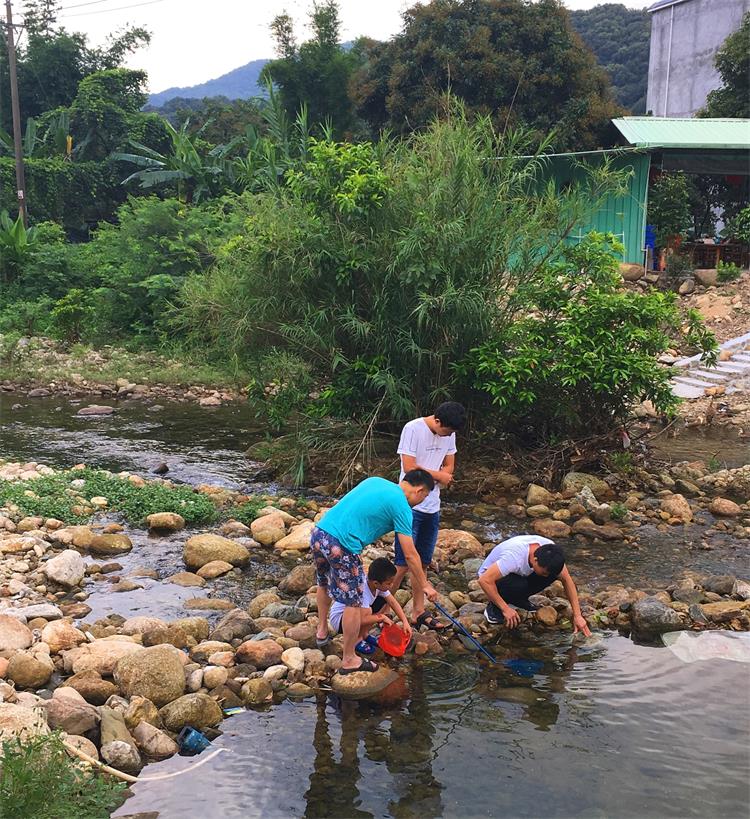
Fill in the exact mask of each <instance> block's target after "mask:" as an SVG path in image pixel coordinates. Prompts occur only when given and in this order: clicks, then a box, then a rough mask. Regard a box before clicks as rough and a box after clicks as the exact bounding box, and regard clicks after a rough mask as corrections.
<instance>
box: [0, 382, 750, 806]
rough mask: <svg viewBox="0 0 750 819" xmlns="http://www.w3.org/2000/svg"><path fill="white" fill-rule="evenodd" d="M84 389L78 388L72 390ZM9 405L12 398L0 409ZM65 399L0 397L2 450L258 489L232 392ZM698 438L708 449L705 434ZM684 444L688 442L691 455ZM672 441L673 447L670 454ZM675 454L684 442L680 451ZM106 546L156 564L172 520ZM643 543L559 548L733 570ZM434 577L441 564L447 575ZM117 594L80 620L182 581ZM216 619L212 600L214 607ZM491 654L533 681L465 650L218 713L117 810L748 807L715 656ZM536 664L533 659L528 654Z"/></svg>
mask: <svg viewBox="0 0 750 819" xmlns="http://www.w3.org/2000/svg"><path fill="white" fill-rule="evenodd" d="M84 403H89V402H84ZM14 404H21V407H19V408H17V409H11V407H12V406H13V405H14ZM79 406H80V405H79V404H76V403H72V402H70V401H68V400H66V399H62V398H51V399H42V400H39V399H36V400H34V399H26V398H25V397H22V396H13V395H8V394H5V395H3V394H0V457H4V458H10V459H23V460H37V461H40V462H43V463H48V464H50V465H53V466H70V465H72V464H73V463H76V462H79V461H84V462H86V463H87V464H89V465H91V466H101V467H105V468H109V469H113V470H121V469H128V470H131V471H136V472H141V473H143V474H146V473H148V472H149V471H150V470H152V469H153V468H154V467H155V466H156V465H157V464H159V463H161V462H166V463H167V464H168V465H169V468H170V471H169V475H168V476H169V477H170V478H173V479H175V480H182V481H187V482H191V483H199V482H209V483H218V484H224V485H227V486H231V487H239V486H245V487H248V488H250V489H253V488H255V489H261V488H262V489H263V490H265V491H268V490H269V489H273V488H274V487H268V486H263V487H260V486H258V485H253V483H252V480H251V477H252V475H253V474H254V473H255V471H256V470H257V465H256V464H253V463H251V462H249V461H248V460H247V459H246V458H245V457H244V456H243V455H242V454H241V453H242V450H243V449H244V447H245V446H246V445H247V444H248V437H249V436H250V435H251V434H252V431H253V429H254V424H253V419H252V416H251V414H250V411H249V409H248V408H247V407H242V406H232V407H221V408H218V409H215V410H205V409H201V408H198V407H196V406H195V405H192V404H173V405H172V404H166V403H165V404H163V405H162V406H161V407H160V408H154V407H149V406H148V405H144V404H143V403H140V402H125V403H122V402H121V403H119V404H118V412H117V413H116V414H115V415H114V416H111V417H104V418H89V419H84V418H78V417H76V415H75V413H76V411H77V409H78V408H79ZM710 446H711V447H713V448H714V449H715V442H714V441H711V442H710ZM693 454H694V457H704V454H703V453H702V452H698V453H693ZM681 455H682V452H681ZM682 457H691V453H690V452H689V451H686V452H685V455H682ZM466 520H469V522H470V523H471V522H472V521H474V523H475V524H476V526H477V527H478V534H480V535H484V536H485V537H487V538H488V539H493V540H494V539H498V538H499V537H500V536H501V535H502V536H507V535H509V534H511V533H513V532H514V531H517V527H518V526H519V525H520V524H519V522H518V521H510V520H507V519H503V518H502V517H501V515H500V513H499V510H498V515H497V517H493V516H492V510H489V511H488V510H485V511H484V512H483V514H482V516H481V517H480V516H479V515H475V514H473V512H472V507H471V504H457V503H454V504H449V505H448V510H447V514H446V523H449V522H452V523H455V525H461V523H462V521H466ZM131 536H132V537H133V540H134V544H135V545H134V549H133V551H132V552H131V553H130V554H129V555H124V556H121V557H119V558H118V562H120V563H122V565H123V571H122V573H121V574H122V575H123V576H129V575H130V574H131V573H132V571H133V569H134V568H135V567H137V566H146V567H148V568H151V569H155V570H156V572H157V573H158V575H159V578H164V577H166V576H168V575H169V574H172V573H174V572H176V571H179V570H181V569H182V565H181V560H180V556H181V549H182V541H183V540H184V538H185V537H186V535H185V534H184V533H183V534H182V535H180V536H176V537H174V538H161V539H158V540H154V539H151V538H149V537H148V536H147V534H146V533H145V532H142V531H140V532H139V531H137V530H136V531H132V532H131ZM642 544H643V545H642V548H641V549H639V550H638V549H634V548H633V547H631V546H629V545H627V544H617V543H616V544H608V545H606V546H603V547H596V546H588V545H579V544H570V545H569V547H568V548H569V549H570V558H571V560H570V562H571V565H572V566H573V567H574V569H575V574H576V576H577V577H578V578H579V579H582V580H584V581H586V582H589V583H592V584H601V583H605V582H609V581H611V582H621V583H622V582H624V583H632V584H634V585H636V584H640V585H643V584H644V583H645V584H646V585H648V581H650V582H654V583H657V582H661V581H664V580H668V579H669V578H671V577H673V576H674V575H675V574H677V573H678V572H679V571H680V570H682V569H686V568H694V569H699V570H702V571H711V572H714V571H716V572H722V571H723V572H727V571H730V572H736V573H740V574H743V573H745V574H746V573H747V558H746V557H745V556H744V551H742V550H739V549H737V544H732V543H731V542H728V543H724V544H722V543H719V544H717V545H716V546H715V548H713V549H712V550H705V549H703V548H702V547H701V538H700V536H699V535H690V536H687V537H680V536H675V535H673V534H671V533H670V534H669V535H665V534H663V533H659V532H657V531H656V530H653V531H648V530H647V531H645V532H643V536H642ZM287 570H288V567H287V568H284V567H283V566H278V565H275V566H269V565H264V564H262V563H251V564H250V566H249V567H248V568H247V569H246V570H245V571H244V572H243V573H241V574H240V575H236V576H233V575H229V576H227V577H226V578H222V579H220V580H217V581H215V582H214V583H213V585H212V587H211V589H212V590H211V594H212V595H215V596H220V597H228V598H230V599H232V600H233V601H235V602H236V603H238V604H240V605H241V604H242V603H244V602H245V601H246V600H248V599H249V598H250V597H251V596H252V594H253V593H254V592H255V591H256V590H257V589H258V588H263V587H267V586H269V585H272V584H273V583H275V582H276V580H277V579H278V577H280V576H281V575H283V573H285V571H287ZM446 580H448V582H449V583H450V578H448V577H447V578H446ZM138 582H140V583H142V585H143V588H142V589H137V590H135V591H133V592H129V593H122V594H119V593H114V592H112V591H110V588H109V584H107V583H100V584H99V587H97V588H96V589H95V590H94V593H93V594H92V595H91V597H90V598H89V600H88V601H87V602H88V603H89V604H90V605H91V606H92V607H93V611H92V614H91V615H89V617H88V618H87V619H89V620H93V619H95V618H96V617H100V616H104V615H106V614H107V613H109V612H112V611H116V612H118V613H121V614H123V615H124V616H129V615H132V614H148V613H153V614H158V615H160V616H164V617H166V618H171V617H179V616H184V614H185V611H184V610H183V609H182V602H183V601H184V599H185V598H186V597H192V596H203V595H205V593H206V591H207V589H203V590H194V589H183V588H180V587H177V586H174V585H171V584H165V583H161V582H158V581H155V580H150V579H143V580H138ZM215 616H218V615H214V617H215ZM494 650H495V652H496V653H497V654H498V656H500V657H505V658H508V657H511V658H513V657H516V658H525V659H533V660H536V661H537V665H538V666H539V667H538V668H536V670H535V673H534V674H533V676H531V677H524V676H519V675H518V674H517V673H515V672H513V671H512V670H509V669H508V668H507V667H506V666H504V665H502V664H498V665H496V666H489V665H488V664H487V663H486V662H484V661H481V662H480V661H478V660H477V659H476V658H474V657H471V656H460V657H451V658H447V657H445V656H443V657H441V658H424V659H421V660H420V659H412V660H409V661H408V662H406V661H405V662H403V664H402V667H401V672H402V678H401V679H400V681H399V682H398V683H397V684H396V685H395V686H394V687H393V688H392V689H389V691H388V692H387V693H386V695H385V696H384V697H383V698H382V700H381V701H379V702H378V703H368V704H364V703H359V704H356V703H346V702H341V701H338V700H337V699H335V698H334V697H333V696H332V695H329V696H328V699H327V700H326V701H325V702H318V703H316V702H315V701H306V702H302V703H291V702H285V703H284V704H282V705H278V706H274V707H273V708H271V709H269V710H267V711H248V712H245V713H242V714H240V715H238V716H234V717H231V718H229V719H228V720H226V721H225V722H224V723H223V726H222V728H223V731H224V734H223V735H222V736H221V737H220V738H219V739H218V740H216V741H215V743H214V748H222V749H226V750H225V751H222V752H221V753H219V754H218V755H217V756H216V757H215V758H213V759H210V760H209V761H208V762H207V763H205V764H201V762H202V760H203V759H205V758H206V756H205V755H204V756H203V757H197V758H194V759H189V758H186V757H175V758H173V759H171V760H168V761H167V762H164V763H159V764H154V765H149V766H148V768H147V769H146V771H144V774H143V776H144V777H148V776H154V775H160V774H162V773H169V772H173V771H177V770H184V769H190V768H192V767H193V766H196V765H199V764H200V767H199V768H196V770H195V772H194V773H193V772H190V773H186V774H185V775H181V776H178V777H175V778H171V779H167V780H164V781H161V782H154V783H149V782H142V783H139V784H137V785H135V786H134V795H133V796H132V797H131V798H130V799H128V800H127V802H126V803H125V804H124V805H123V806H122V808H121V809H120V810H119V811H118V812H117V813H116V814H115V815H116V816H118V817H123V816H127V815H130V814H136V813H146V814H147V815H149V816H150V817H156V816H158V817H159V819H184V817H202V819H214V817H216V819H220V818H221V817H287V816H310V817H323V816H331V817H334V816H337V817H339V816H340V817H370V816H372V817H375V816H378V817H380V816H395V817H414V818H415V819H416V818H417V817H420V819H421V817H432V816H451V817H474V816H498V817H501V816H502V817H527V816H528V817H535V816H545V815H547V816H563V817H568V816H576V817H579V816H580V817H652V816H653V817H662V816H669V817H683V816H708V817H714V816H715V817H747V816H748V812H749V806H750V785H749V784H748V783H750V678H749V676H748V673H747V670H748V667H749V666H748V665H744V664H740V663H734V662H731V661H728V660H714V661H710V662H709V661H704V662H700V663H697V664H692V665H688V664H685V663H683V662H681V661H680V660H679V659H677V657H675V655H673V654H672V652H671V651H669V650H668V649H666V648H654V647H646V646H639V645H635V644H634V643H632V642H631V641H630V640H628V639H626V638H623V637H620V636H618V635H614V634H606V635H604V636H602V635H597V636H595V638H594V639H593V640H592V641H590V642H589V643H588V644H587V645H585V646H572V645H571V642H570V637H569V636H568V637H565V636H563V635H556V636H554V637H548V638H547V639H546V640H545V641H544V642H526V643H524V644H521V643H515V644H513V643H507V642H506V643H505V645H504V646H496V647H495V648H494ZM538 661H541V665H539V662H538Z"/></svg>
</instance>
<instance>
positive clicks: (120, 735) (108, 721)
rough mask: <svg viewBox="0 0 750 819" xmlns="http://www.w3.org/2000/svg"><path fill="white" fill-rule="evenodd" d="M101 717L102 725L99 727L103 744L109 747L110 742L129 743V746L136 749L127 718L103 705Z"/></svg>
mask: <svg viewBox="0 0 750 819" xmlns="http://www.w3.org/2000/svg"><path fill="white" fill-rule="evenodd" d="M99 716H100V718H101V723H100V725H99V732H100V737H101V744H102V745H108V744H109V743H110V742H116V741H118V740H119V741H120V742H127V744H128V745H132V746H133V747H134V748H135V747H136V744H135V740H134V739H133V737H131V736H130V731H128V727H127V725H126V724H125V717H124V716H123V715H122V714H121V713H120V712H119V711H116V710H115V709H114V708H109V707H108V706H106V705H103V706H102V707H101V708H100V709H99Z"/></svg>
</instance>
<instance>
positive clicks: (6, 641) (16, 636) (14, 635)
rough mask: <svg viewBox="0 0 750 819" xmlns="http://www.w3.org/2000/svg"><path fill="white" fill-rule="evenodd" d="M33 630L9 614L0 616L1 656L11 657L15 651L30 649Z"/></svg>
mask: <svg viewBox="0 0 750 819" xmlns="http://www.w3.org/2000/svg"><path fill="white" fill-rule="evenodd" d="M33 639H34V638H33V636H32V634H31V630H30V629H29V628H27V626H26V625H25V623H22V622H21V621H20V620H17V619H16V618H15V617H9V616H8V615H7V614H0V655H1V656H6V657H7V656H9V655H10V653H11V652H13V651H19V650H21V649H24V648H28V647H29V646H30V645H31V643H32V642H33Z"/></svg>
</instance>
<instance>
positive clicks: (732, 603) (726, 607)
mask: <svg viewBox="0 0 750 819" xmlns="http://www.w3.org/2000/svg"><path fill="white" fill-rule="evenodd" d="M748 609H750V600H748V601H742V600H721V601H719V602H716V603H704V604H703V605H702V606H701V611H702V612H703V614H704V615H705V616H706V617H708V619H709V620H712V621H713V622H714V623H728V622H729V621H730V620H734V618H735V617H738V616H739V615H740V614H741V613H742V612H743V611H746V610H748Z"/></svg>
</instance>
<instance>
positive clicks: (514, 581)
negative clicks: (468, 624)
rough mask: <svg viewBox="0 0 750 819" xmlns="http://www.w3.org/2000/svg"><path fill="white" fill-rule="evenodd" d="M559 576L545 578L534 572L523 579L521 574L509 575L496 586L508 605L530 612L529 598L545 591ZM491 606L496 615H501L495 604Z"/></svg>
mask: <svg viewBox="0 0 750 819" xmlns="http://www.w3.org/2000/svg"><path fill="white" fill-rule="evenodd" d="M558 576H559V575H557V574H554V575H549V576H548V577H544V576H543V575H541V574H537V573H536V572H532V573H531V574H530V575H529V576H528V577H522V576H521V575H520V574H507V575H505V577H501V578H500V580H498V581H497V583H496V584H495V585H496V586H497V593H498V594H499V595H500V597H502V598H503V600H505V602H506V603H508V604H509V605H511V606H517V607H518V608H519V609H526V610H527V611H528V610H529V609H531V608H532V606H531V603H529V597H530V596H531V595H532V594H539V593H540V592H542V591H544V589H546V588H547V586H549V585H550V583H553V582H554V581H555V580H557V578H558ZM490 606H492V609H493V611H495V613H496V614H498V615H500V609H498V608H497V606H495V604H494V603H490ZM500 616H502V615H500Z"/></svg>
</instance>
